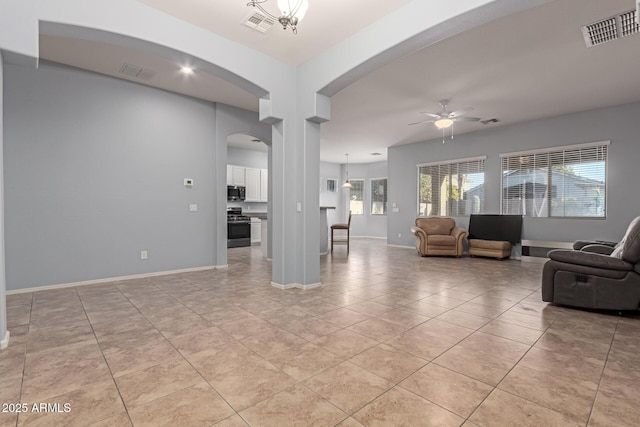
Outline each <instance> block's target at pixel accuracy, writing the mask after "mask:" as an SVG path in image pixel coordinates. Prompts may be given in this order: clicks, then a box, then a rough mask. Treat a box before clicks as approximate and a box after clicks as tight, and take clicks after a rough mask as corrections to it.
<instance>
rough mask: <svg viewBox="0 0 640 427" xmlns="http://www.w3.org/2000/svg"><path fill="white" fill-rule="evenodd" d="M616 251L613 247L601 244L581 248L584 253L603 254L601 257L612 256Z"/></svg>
mask: <svg viewBox="0 0 640 427" xmlns="http://www.w3.org/2000/svg"><path fill="white" fill-rule="evenodd" d="M614 249H615V248H614V247H613V246H609V245H601V244H599V243H592V244H589V245H586V246H583V247H582V248H580V250H581V251H582V252H591V253H594V254H601V255H611V253H612V252H613V250H614Z"/></svg>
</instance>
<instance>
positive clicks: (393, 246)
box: [387, 244, 416, 249]
mask: <svg viewBox="0 0 640 427" xmlns="http://www.w3.org/2000/svg"><path fill="white" fill-rule="evenodd" d="M387 246H391V247H392V248H402V249H415V248H416V247H415V246H405V245H391V244H387Z"/></svg>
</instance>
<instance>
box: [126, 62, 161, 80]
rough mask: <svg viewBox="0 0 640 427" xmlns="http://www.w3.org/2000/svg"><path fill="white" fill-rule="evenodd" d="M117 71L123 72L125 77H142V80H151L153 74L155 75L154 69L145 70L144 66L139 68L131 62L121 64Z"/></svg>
mask: <svg viewBox="0 0 640 427" xmlns="http://www.w3.org/2000/svg"><path fill="white" fill-rule="evenodd" d="M119 72H120V74H123V75H125V76H127V77H132V78H136V79H142V80H151V79H152V78H153V76H155V75H156V72H155V71H151V70H147V69H145V68H140V67H138V66H136V65H131V64H123V65H122V68H120V71H119Z"/></svg>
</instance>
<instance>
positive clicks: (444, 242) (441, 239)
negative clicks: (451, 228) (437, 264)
mask: <svg viewBox="0 0 640 427" xmlns="http://www.w3.org/2000/svg"><path fill="white" fill-rule="evenodd" d="M427 244H428V245H433V246H455V245H456V238H455V237H453V236H442V235H432V236H427Z"/></svg>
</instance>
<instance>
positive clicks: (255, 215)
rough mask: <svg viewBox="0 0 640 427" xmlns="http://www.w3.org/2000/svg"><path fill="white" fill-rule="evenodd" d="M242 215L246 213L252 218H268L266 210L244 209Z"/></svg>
mask: <svg viewBox="0 0 640 427" xmlns="http://www.w3.org/2000/svg"><path fill="white" fill-rule="evenodd" d="M242 215H246V216H248V217H251V218H260V219H267V213H266V212H258V211H242Z"/></svg>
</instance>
